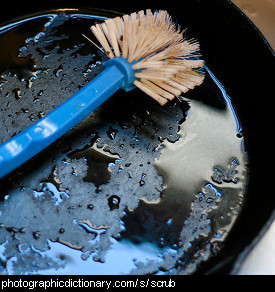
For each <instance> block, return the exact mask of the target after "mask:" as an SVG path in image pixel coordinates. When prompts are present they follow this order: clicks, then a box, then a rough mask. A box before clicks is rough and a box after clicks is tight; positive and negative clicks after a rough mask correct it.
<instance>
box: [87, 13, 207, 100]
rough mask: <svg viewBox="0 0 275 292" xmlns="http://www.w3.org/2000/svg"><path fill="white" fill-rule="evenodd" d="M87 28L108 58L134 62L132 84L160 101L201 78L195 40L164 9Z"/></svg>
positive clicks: (202, 63)
mask: <svg viewBox="0 0 275 292" xmlns="http://www.w3.org/2000/svg"><path fill="white" fill-rule="evenodd" d="M91 30H92V32H93V34H94V35H95V37H96V38H97V40H98V41H99V43H100V44H101V46H102V47H103V50H104V52H105V54H106V55H107V56H108V57H109V58H114V57H123V58H125V59H127V60H128V62H129V63H133V62H134V63H133V66H132V67H133V69H134V70H135V81H134V84H135V85H136V86H137V87H138V88H140V89H141V90H142V91H144V92H145V93H147V94H148V95H149V96H151V97H152V98H154V99H155V100H156V101H157V102H159V103H160V104H161V105H164V104H165V103H166V102H167V101H168V100H172V99H174V98H175V97H179V96H180V94H181V93H185V92H187V91H188V90H190V89H193V88H194V87H195V86H196V85H200V84H201V83H202V82H203V79H204V74H203V73H202V68H203V66H204V62H203V61H202V60H200V59H199V57H200V55H199V43H198V42H197V41H195V40H193V39H192V40H187V39H185V38H184V36H183V33H184V31H180V30H179V29H178V28H177V27H176V25H175V24H174V23H173V22H172V20H171V17H170V16H169V15H168V13H167V12H166V11H163V10H160V11H158V12H155V13H152V12H151V10H149V9H147V10H146V11H145V12H144V11H140V12H138V13H132V14H130V15H124V16H123V17H116V18H113V19H107V20H105V21H104V22H103V23H101V24H96V25H93V26H92V27H91Z"/></svg>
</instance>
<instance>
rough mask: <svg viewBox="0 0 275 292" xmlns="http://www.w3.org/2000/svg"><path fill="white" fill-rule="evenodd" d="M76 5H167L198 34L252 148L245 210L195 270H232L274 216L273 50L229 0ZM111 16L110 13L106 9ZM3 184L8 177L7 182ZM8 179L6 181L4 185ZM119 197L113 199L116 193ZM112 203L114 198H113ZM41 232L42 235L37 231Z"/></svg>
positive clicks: (23, 7)
mask: <svg viewBox="0 0 275 292" xmlns="http://www.w3.org/2000/svg"><path fill="white" fill-rule="evenodd" d="M75 5H76V3H73V1H72V3H71V2H70V1H69V2H68V1H54V2H53V3H51V2H49V1H47V4H46V3H45V5H44V4H43V5H42V4H37V3H31V4H29V5H27V4H25V3H16V6H15V5H14V4H10V3H8V4H7V5H6V6H5V9H3V10H1V13H0V20H1V22H5V21H9V20H10V19H14V18H16V17H20V16H22V15H24V14H30V13H35V12H36V11H41V10H48V9H55V8H65V7H66V8H67V7H73V8H75ZM77 7H79V8H82V7H85V8H97V9H105V10H110V11H118V13H130V12H132V11H138V10H141V9H145V8H151V9H165V10H168V12H169V13H170V14H171V15H172V16H173V19H176V20H177V22H178V23H180V24H181V25H182V26H183V27H188V33H189V34H190V35H192V37H194V38H196V39H198V40H199V41H200V44H201V52H202V55H203V57H204V59H205V61H206V64H207V66H209V68H210V69H211V71H212V72H213V73H214V75H215V76H217V77H218V79H219V81H220V82H221V84H223V85H224V87H225V88H226V91H227V93H228V95H229V96H230V98H231V100H232V103H233V105H234V108H235V109H236V112H237V114H238V118H239V120H240V122H241V125H242V131H241V135H243V137H244V138H245V147H246V151H247V153H248V182H247V186H246V191H245V200H244V204H243V206H242V209H241V212H240V214H239V215H238V217H237V220H236V221H235V222H234V226H233V227H232V228H231V230H230V232H229V234H228V236H227V238H226V240H225V241H224V242H223V247H222V248H221V250H220V251H219V252H218V253H217V254H215V255H214V256H212V257H210V258H209V260H207V261H203V262H202V263H200V264H198V265H197V268H196V270H195V271H193V273H195V274H228V273H230V272H231V271H232V268H233V267H234V265H235V263H236V260H237V259H238V257H239V255H240V253H242V251H243V250H244V249H246V248H247V247H249V246H250V244H251V242H252V241H253V240H254V239H255V238H257V237H258V236H261V235H260V234H262V232H261V231H262V230H265V229H266V228H267V226H268V224H269V223H270V222H271V221H272V218H274V206H275V200H274V190H273V183H272V175H273V173H272V171H270V167H272V165H273V162H274V157H273V156H274V155H273V150H272V146H273V145H272V143H273V142H272V140H271V138H272V136H273V120H272V113H273V108H272V106H271V102H272V94H273V92H274V52H273V51H272V49H271V47H270V46H269V44H268V43H267V42H266V40H265V39H264V37H263V36H262V35H261V33H260V32H259V31H258V30H257V28H256V27H255V26H254V25H253V24H252V23H251V22H250V21H249V20H248V19H247V17H246V16H245V15H243V14H242V13H241V12H240V11H239V10H238V9H237V8H236V7H235V6H234V5H233V4H232V3H231V2H230V1H226V0H224V1H222V0H216V1H213V0H205V1H196V0H190V1H188V0H182V1H173V0H172V1H168V2H167V3H159V2H154V1H149V2H148V1H138V2H133V3H131V5H129V1H116V2H110V3H108V4H107V3H106V2H98V1H97V2H93V3H91V2H90V1H78V2H77ZM106 15H107V16H108V15H109V12H106ZM2 183H4V182H2ZM6 183H7V181H5V184H6ZM112 199H114V202H115V200H116V198H114V197H113V198H112ZM110 204H111V203H110ZM34 236H35V235H34ZM37 236H39V234H38V233H37Z"/></svg>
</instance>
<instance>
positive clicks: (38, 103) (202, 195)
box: [0, 11, 246, 274]
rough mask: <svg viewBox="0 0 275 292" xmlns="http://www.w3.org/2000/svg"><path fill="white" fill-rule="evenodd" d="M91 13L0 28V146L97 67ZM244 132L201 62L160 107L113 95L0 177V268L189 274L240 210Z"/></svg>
mask: <svg viewBox="0 0 275 292" xmlns="http://www.w3.org/2000/svg"><path fill="white" fill-rule="evenodd" d="M101 19H102V17H100V16H96V17H95V16H92V15H91V14H88V13H87V12H85V13H83V12H81V13H80V12H79V13H78V14H72V13H71V14H70V13H65V12H64V11H63V12H58V11H56V12H55V13H53V12H51V13H43V14H41V15H36V16H33V17H29V18H26V19H23V20H21V21H18V22H14V23H12V24H10V25H6V26H4V27H2V29H1V31H0V33H1V34H0V43H1V48H2V47H3V48H4V50H5V54H1V57H0V58H1V59H0V66H1V67H0V70H1V87H0V93H1V96H0V103H1V111H0V120H1V136H0V139H1V143H2V142H4V141H6V140H7V139H8V138H10V137H11V136H13V135H15V134H16V133H18V132H20V131H21V130H22V129H24V128H25V127H27V126H28V125H30V124H31V123H33V122H34V121H35V120H38V119H39V118H40V117H41V116H43V115H45V114H47V112H49V111H50V110H51V109H52V108H54V107H56V106H57V105H58V104H60V103H61V102H62V101H64V100H65V99H66V98H68V97H69V96H71V95H72V94H73V93H74V92H76V91H77V90H78V89H79V88H80V87H81V86H83V85H84V84H85V83H86V82H88V80H90V79H91V78H93V77H94V76H95V75H96V74H98V72H100V71H101V70H102V66H101V64H102V61H103V60H104V59H105V56H103V55H102V53H100V52H99V51H98V50H97V49H96V48H95V47H93V46H92V45H91V44H90V43H88V42H87V41H86V40H85V39H84V38H83V37H82V35H81V34H82V33H85V34H86V35H88V36H89V37H91V35H90V33H89V26H90V25H92V24H93V23H94V22H95V21H100V20H101ZM15 40H16V41H15ZM243 139H244V138H243V137H242V134H241V127H240V124H239V122H238V119H237V117H236V114H235V111H234V109H233V107H232V104H231V101H230V98H229V97H228V96H227V94H226V92H225V90H224V88H223V87H222V85H221V84H220V83H219V81H218V80H217V79H216V78H215V76H213V74H212V73H211V72H210V71H209V70H207V72H206V79H205V82H204V84H203V85H202V86H200V87H198V88H197V89H195V90H193V91H192V92H190V93H189V94H188V95H186V96H185V97H184V98H183V101H182V102H181V103H179V102H178V101H175V102H172V103H170V104H169V105H168V106H166V107H163V108H162V107H160V106H158V105H157V104H156V103H155V102H154V101H153V100H151V99H150V98H149V97H147V96H145V95H143V94H142V93H141V92H140V91H138V90H133V91H131V92H130V93H124V92H122V91H119V92H118V93H117V94H115V95H114V96H113V97H111V98H110V99H109V100H108V101H107V102H106V103H104V105H102V106H101V107H100V108H99V109H97V110H96V111H95V112H94V113H91V115H90V116H88V117H87V118H86V119H85V120H84V121H83V122H81V123H79V124H78V125H77V126H76V127H75V128H74V129H72V130H71V131H70V132H69V133H67V134H66V135H65V136H64V137H63V138H62V139H60V140H59V141H57V142H56V143H54V144H53V145H52V146H50V147H49V148H47V149H46V150H45V151H44V152H43V153H41V154H39V155H38V156H37V157H35V158H34V159H32V160H31V161H30V162H28V163H27V164H26V165H24V166H23V167H21V168H20V169H18V170H17V171H16V172H14V173H13V174H11V175H10V176H8V177H6V178H5V179H2V181H1V182H0V183H1V186H0V192H1V193H0V194H1V198H2V200H1V205H0V211H1V215H0V223H1V225H0V243H1V246H0V247H1V248H0V249H1V264H2V265H1V273H2V274H190V273H192V272H194V271H195V270H196V269H197V268H198V267H199V265H200V263H201V262H204V261H207V260H208V259H209V258H211V256H213V255H215V254H216V253H218V252H219V251H220V250H221V248H222V246H223V242H224V240H225V239H226V236H227V234H228V232H229V231H230V229H231V227H232V226H233V225H234V222H235V220H236V218H237V216H238V213H239V211H240V209H241V206H242V203H243V195H244V188H245V178H246V154H245V150H244V146H243V143H244V141H243Z"/></svg>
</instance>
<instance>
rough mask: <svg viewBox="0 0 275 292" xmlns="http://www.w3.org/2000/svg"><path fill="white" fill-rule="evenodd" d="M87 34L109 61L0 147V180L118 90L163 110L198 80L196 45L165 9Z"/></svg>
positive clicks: (97, 26) (109, 21)
mask: <svg viewBox="0 0 275 292" xmlns="http://www.w3.org/2000/svg"><path fill="white" fill-rule="evenodd" d="M91 31H92V33H93V34H94V36H95V37H96V39H97V40H98V42H99V43H100V45H101V46H102V48H103V49H102V48H101V47H99V46H98V47H99V48H100V49H101V50H103V51H104V53H105V54H106V55H107V56H108V57H109V60H108V61H106V62H104V63H103V66H104V70H103V71H102V72H101V73H100V74H99V75H97V76H96V77H95V78H94V79H93V80H91V81H90V82H88V83H87V84H86V85H85V86H83V87H82V88H81V89H80V90H79V91H78V92H77V93H76V94H74V95H73V96H72V97H70V98H69V99H67V100H66V101H65V102H64V103H62V104H61V105H59V106H58V107H57V108H55V109H54V110H53V111H51V112H50V113H49V114H47V115H46V116H44V117H43V118H41V119H40V120H39V121H37V122H36V123H34V124H32V125H31V126H29V127H28V128H26V129H25V130H24V131H22V132H20V133H19V134H17V135H16V136H14V137H12V138H11V139H10V140H8V141H7V142H5V143H4V144H2V145H1V146H0V178H2V177H4V176H5V175H7V174H8V173H10V172H11V171H13V170H15V169H16V168H17V167H19V166H20V165H22V164H23V163H25V162H26V161H27V160H29V159H30V158H32V157H33V156H35V155H36V154H37V153H39V152H40V151H42V150H43V149H45V148H46V147H48V146H49V145H50V144H51V143H53V142H54V141H56V140H57V139H58V138H60V137H61V136H62V135H64V134H65V133H66V132H67V131H69V130H70V129H71V128H72V127H74V126H75V125H76V124H77V123H79V122H80V121H81V120H83V119H84V118H85V117H86V116H87V115H88V114H89V113H91V112H92V111H93V110H95V109H96V108H97V107H98V106H100V105H101V104H102V103H103V102H104V101H106V100H107V99H108V98H109V97H110V96H111V95H112V94H114V93H115V92H116V91H117V90H119V89H124V90H125V91H130V90H131V89H133V88H136V87H138V88H139V89H141V90H142V91H143V92H145V93H146V94H148V95H149V96H150V97H152V98H153V99H155V100H156V101H157V102H158V103H159V104H160V105H161V106H163V105H165V104H166V103H167V101H169V100H173V99H174V98H175V97H179V96H180V95H181V93H185V92H187V91H188V90H190V89H193V88H194V87H195V86H196V85H200V84H201V83H202V82H203V79H204V74H203V72H202V69H203V66H204V62H203V61H202V60H200V59H199V57H200V55H199V43H198V42H197V41H196V40H194V39H190V40H187V39H185V38H184V31H181V30H180V29H179V28H178V27H177V26H176V25H175V24H174V23H173V22H172V20H171V17H170V16H169V14H168V13H167V12H166V11H163V10H160V11H157V12H154V13H152V12H151V10H150V9H147V10H146V11H139V12H137V13H136V12H135V13H132V14H130V15H124V16H123V17H116V18H113V19H107V20H105V21H104V22H103V23H101V24H95V25H93V26H92V27H91ZM92 42H93V41H92ZM93 43H94V42H93Z"/></svg>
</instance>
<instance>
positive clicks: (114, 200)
mask: <svg viewBox="0 0 275 292" xmlns="http://www.w3.org/2000/svg"><path fill="white" fill-rule="evenodd" d="M119 203H120V197H118V196H116V195H113V196H111V197H109V198H108V205H109V207H110V210H111V211H112V210H115V209H118V208H119Z"/></svg>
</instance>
